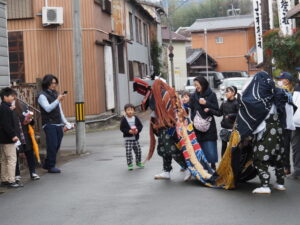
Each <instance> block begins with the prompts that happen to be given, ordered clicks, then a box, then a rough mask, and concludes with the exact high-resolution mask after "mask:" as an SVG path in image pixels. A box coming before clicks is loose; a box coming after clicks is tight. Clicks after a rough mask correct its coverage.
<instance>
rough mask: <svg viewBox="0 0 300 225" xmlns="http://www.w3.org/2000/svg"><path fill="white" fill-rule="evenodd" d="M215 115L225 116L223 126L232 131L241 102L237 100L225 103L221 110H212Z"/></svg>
mask: <svg viewBox="0 0 300 225" xmlns="http://www.w3.org/2000/svg"><path fill="white" fill-rule="evenodd" d="M210 111H211V112H212V114H213V115H215V116H223V120H222V121H221V126H222V127H223V128H225V129H232V128H233V125H234V122H235V119H236V117H237V115H238V112H239V102H238V100H237V99H236V98H235V99H234V100H227V101H225V102H223V103H222V104H221V106H220V109H219V110H214V109H210Z"/></svg>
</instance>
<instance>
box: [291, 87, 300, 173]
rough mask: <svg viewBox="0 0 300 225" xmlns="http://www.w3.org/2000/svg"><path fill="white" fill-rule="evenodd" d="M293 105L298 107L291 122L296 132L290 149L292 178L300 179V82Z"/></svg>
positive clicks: (296, 88)
mask: <svg viewBox="0 0 300 225" xmlns="http://www.w3.org/2000/svg"><path fill="white" fill-rule="evenodd" d="M293 103H294V105H295V106H296V107H298V108H297V109H296V111H295V114H294V117H293V121H294V124H295V126H296V130H295V131H293V134H292V149H293V162H294V173H293V174H292V177H293V178H295V179H300V82H298V84H297V86H296V87H295V90H294V95H293Z"/></svg>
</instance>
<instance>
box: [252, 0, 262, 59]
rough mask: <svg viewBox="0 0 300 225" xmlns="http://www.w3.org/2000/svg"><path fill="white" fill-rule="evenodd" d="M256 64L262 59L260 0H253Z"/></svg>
mask: <svg viewBox="0 0 300 225" xmlns="http://www.w3.org/2000/svg"><path fill="white" fill-rule="evenodd" d="M253 15H254V25H255V39H256V58H257V64H259V63H262V62H263V61H264V51H263V31H262V15H261V0H253Z"/></svg>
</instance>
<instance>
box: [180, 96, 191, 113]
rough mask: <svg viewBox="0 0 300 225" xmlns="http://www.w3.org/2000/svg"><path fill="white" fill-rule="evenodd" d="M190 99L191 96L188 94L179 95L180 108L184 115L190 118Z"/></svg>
mask: <svg viewBox="0 0 300 225" xmlns="http://www.w3.org/2000/svg"><path fill="white" fill-rule="evenodd" d="M190 98H191V94H190V92H187V91H184V92H183V93H182V94H181V101H182V106H183V108H184V109H185V111H186V113H187V114H188V116H189V117H190V114H191V113H190Z"/></svg>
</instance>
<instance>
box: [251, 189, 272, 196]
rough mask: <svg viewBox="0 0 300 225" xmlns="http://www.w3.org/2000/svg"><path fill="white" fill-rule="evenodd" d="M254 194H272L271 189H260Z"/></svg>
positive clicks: (255, 190) (254, 191)
mask: <svg viewBox="0 0 300 225" xmlns="http://www.w3.org/2000/svg"><path fill="white" fill-rule="evenodd" d="M252 193H253V194H271V189H270V188H269V187H259V188H255V189H254V190H253V191H252Z"/></svg>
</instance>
